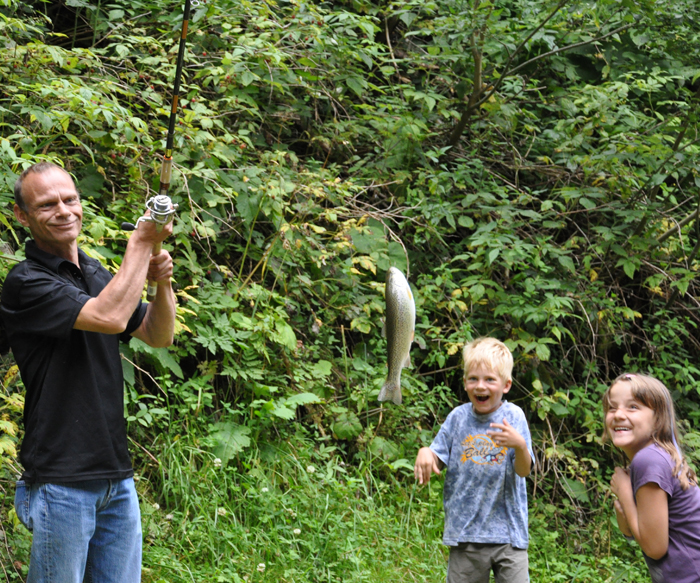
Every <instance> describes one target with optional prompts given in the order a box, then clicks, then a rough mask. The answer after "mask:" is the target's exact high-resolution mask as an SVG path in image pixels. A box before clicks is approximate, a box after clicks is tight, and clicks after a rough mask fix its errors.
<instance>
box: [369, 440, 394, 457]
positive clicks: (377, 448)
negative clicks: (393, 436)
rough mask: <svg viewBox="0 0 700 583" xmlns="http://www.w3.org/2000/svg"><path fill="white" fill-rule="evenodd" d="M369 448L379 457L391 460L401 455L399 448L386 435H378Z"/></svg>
mask: <svg viewBox="0 0 700 583" xmlns="http://www.w3.org/2000/svg"><path fill="white" fill-rule="evenodd" d="M369 450H370V451H371V452H372V453H373V454H374V455H376V456H377V457H380V458H382V459H383V460H386V461H391V460H393V459H395V458H396V457H397V456H398V455H399V448H398V446H397V445H396V444H395V443H392V442H391V441H389V440H388V439H385V438H384V437H380V436H376V437H375V438H374V439H373V440H372V443H370V445H369Z"/></svg>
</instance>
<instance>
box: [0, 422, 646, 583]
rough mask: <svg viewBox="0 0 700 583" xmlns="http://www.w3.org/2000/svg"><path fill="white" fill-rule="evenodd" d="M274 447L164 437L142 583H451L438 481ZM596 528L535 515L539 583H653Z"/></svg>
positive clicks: (305, 442) (145, 505)
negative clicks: (233, 454) (237, 449)
mask: <svg viewBox="0 0 700 583" xmlns="http://www.w3.org/2000/svg"><path fill="white" fill-rule="evenodd" d="M276 438H277V439H276V441H275V442H274V443H272V442H270V443H263V442H260V441H258V442H257V445H255V446H254V447H252V448H250V449H248V450H246V451H245V452H244V453H243V454H241V455H240V456H239V458H238V459H235V460H232V461H231V462H230V463H229V464H228V465H223V464H221V463H219V461H218V460H217V459H216V458H215V457H214V455H213V454H212V453H211V448H210V447H209V444H208V442H207V440H206V438H204V437H199V438H198V437H196V436H195V435H194V434H193V433H190V434H188V435H186V436H183V437H177V436H174V437H173V436H169V435H168V434H167V433H163V434H161V435H160V437H159V438H158V439H157V440H156V442H154V443H153V444H151V445H149V446H148V451H149V453H150V455H142V456H140V457H137V458H136V460H135V462H136V466H137V485H138V489H139V493H140V496H141V503H142V518H143V527H144V563H143V564H144V571H143V581H144V583H199V582H204V581H207V582H210V581H211V582H215V583H219V582H220V583H241V582H246V583H253V582H256V583H262V582H264V581H265V582H280V583H302V582H310V583H317V582H318V583H321V582H323V583H335V582H348V583H355V582H357V583H360V582H371V583H383V582H387V583H388V582H390V581H391V582H396V581H407V582H412V581H415V582H419V581H420V582H426V583H442V582H443V581H444V580H445V572H446V567H447V552H446V548H445V547H444V546H443V545H442V544H441V536H442V520H443V514H442V481H441V479H440V478H437V479H433V480H432V481H431V483H430V484H429V485H428V486H426V487H423V488H418V487H416V486H415V484H414V482H413V478H412V476H410V475H409V474H410V472H409V471H408V469H407V468H400V469H399V470H394V469H392V467H391V466H389V465H388V464H387V463H385V462H383V461H381V460H380V459H378V458H373V457H372V456H371V455H370V454H369V452H355V454H354V455H353V456H349V455H348V454H347V453H346V452H343V451H341V450H339V449H337V448H336V447H327V446H326V445H324V442H323V441H319V440H318V439H315V438H314V439H312V438H311V437H310V436H308V435H305V434H303V433H301V432H299V431H297V433H296V434H294V435H290V436H286V437H285V438H284V439H279V438H278V436H276ZM139 451H141V450H139ZM0 486H2V488H1V489H0V504H1V505H2V506H1V507H0V512H2V525H3V526H4V535H6V538H5V537H4V536H3V540H2V541H0V542H1V543H2V544H0V562H1V563H2V564H3V565H4V567H3V569H4V571H0V581H3V580H4V581H7V582H10V581H13V582H14V581H23V580H24V577H25V576H26V568H27V567H26V566H27V563H28V555H29V545H30V535H29V533H27V531H26V530H25V529H24V527H22V526H21V525H18V524H16V522H15V523H14V525H13V522H12V520H11V519H10V518H11V515H10V509H11V503H12V500H11V497H12V493H13V488H12V487H11V484H10V483H9V482H5V483H2V484H0ZM592 516H593V519H592V520H590V521H589V522H587V523H586V522H583V521H582V520H581V517H580V516H578V517H577V515H576V512H575V511H574V510H573V509H571V508H568V509H567V508H564V507H555V506H554V505H553V504H552V503H551V501H545V500H543V499H539V498H538V499H536V500H531V501H530V534H531V545H530V550H529V555H530V573H531V575H530V576H531V581H532V582H533V583H540V582H542V583H549V582H570V583H613V582H614V583H623V582H629V583H631V582H635V583H644V582H647V581H649V577H648V575H647V571H646V568H645V566H644V563H643V560H642V559H641V554H640V552H639V550H638V549H635V548H634V547H632V546H630V545H628V543H627V542H626V541H625V540H624V539H623V538H622V536H621V535H620V534H619V533H618V532H617V530H616V527H615V526H614V521H613V522H612V523H611V522H610V517H609V516H608V515H607V514H605V513H604V512H602V511H601V512H598V513H597V514H593V515H592ZM0 534H2V533H0ZM3 577H4V579H3Z"/></svg>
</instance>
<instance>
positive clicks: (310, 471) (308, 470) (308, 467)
mask: <svg viewBox="0 0 700 583" xmlns="http://www.w3.org/2000/svg"><path fill="white" fill-rule="evenodd" d="M306 471H307V472H309V473H310V474H313V473H314V472H315V471H316V468H315V467H313V466H306Z"/></svg>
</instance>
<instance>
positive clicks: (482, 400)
mask: <svg viewBox="0 0 700 583" xmlns="http://www.w3.org/2000/svg"><path fill="white" fill-rule="evenodd" d="M476 400H477V401H479V403H486V401H488V400H489V396H488V395H476Z"/></svg>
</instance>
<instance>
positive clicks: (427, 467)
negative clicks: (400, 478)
mask: <svg viewBox="0 0 700 583" xmlns="http://www.w3.org/2000/svg"><path fill="white" fill-rule="evenodd" d="M438 464H440V459H439V458H438V456H436V455H435V454H434V453H433V450H432V449H430V448H429V447H421V448H420V449H419V450H418V455H417V456H416V464H415V466H414V467H413V475H414V476H415V477H416V480H418V483H419V484H420V485H421V486H422V485H423V484H427V483H428V480H430V476H431V475H432V474H439V473H440V465H438Z"/></svg>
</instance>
